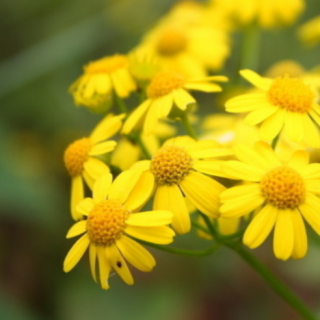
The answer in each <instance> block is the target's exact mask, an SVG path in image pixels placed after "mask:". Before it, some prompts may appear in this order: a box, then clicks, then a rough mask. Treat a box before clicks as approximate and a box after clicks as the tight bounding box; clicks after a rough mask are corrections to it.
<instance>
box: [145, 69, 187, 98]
mask: <svg viewBox="0 0 320 320" xmlns="http://www.w3.org/2000/svg"><path fill="white" fill-rule="evenodd" d="M183 85H184V77H183V76H182V75H181V74H180V73H178V72H174V71H163V72H160V73H158V74H157V75H156V76H155V77H154V78H153V79H152V81H151V83H150V84H149V86H148V88H147V95H148V98H150V99H157V98H160V97H162V96H165V95H167V94H169V93H171V92H172V91H173V90H175V89H178V88H182V87H183Z"/></svg>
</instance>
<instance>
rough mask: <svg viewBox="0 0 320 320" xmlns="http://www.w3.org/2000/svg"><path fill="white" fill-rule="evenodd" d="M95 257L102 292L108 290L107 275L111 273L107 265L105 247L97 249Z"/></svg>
mask: <svg viewBox="0 0 320 320" xmlns="http://www.w3.org/2000/svg"><path fill="white" fill-rule="evenodd" d="M97 257H98V263H99V275H100V284H101V288H102V289H104V290H107V289H109V283H108V279H109V274H110V271H111V264H110V263H109V261H108V259H107V255H106V250H105V247H103V246H98V247H97Z"/></svg>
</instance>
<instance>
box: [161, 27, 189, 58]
mask: <svg viewBox="0 0 320 320" xmlns="http://www.w3.org/2000/svg"><path fill="white" fill-rule="evenodd" d="M187 44H188V39H187V37H186V35H185V34H184V33H183V32H181V31H179V30H165V31H164V32H163V33H162V34H161V36H160V38H159V40H158V43H157V51H158V53H159V54H160V55H163V56H173V55H176V54H177V53H180V52H181V51H183V50H185V48H186V47H187Z"/></svg>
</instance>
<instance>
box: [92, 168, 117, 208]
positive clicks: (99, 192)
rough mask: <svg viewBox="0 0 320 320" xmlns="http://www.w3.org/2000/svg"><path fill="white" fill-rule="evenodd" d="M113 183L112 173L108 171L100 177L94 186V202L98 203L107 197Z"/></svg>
mask: <svg viewBox="0 0 320 320" xmlns="http://www.w3.org/2000/svg"><path fill="white" fill-rule="evenodd" d="M111 183H112V174H111V173H106V174H103V175H102V176H101V177H99V178H98V179H97V180H96V182H95V184H94V186H93V195H92V198H93V200H94V202H96V203H98V202H100V201H103V200H105V199H106V198H107V195H108V192H109V189H110V186H111Z"/></svg>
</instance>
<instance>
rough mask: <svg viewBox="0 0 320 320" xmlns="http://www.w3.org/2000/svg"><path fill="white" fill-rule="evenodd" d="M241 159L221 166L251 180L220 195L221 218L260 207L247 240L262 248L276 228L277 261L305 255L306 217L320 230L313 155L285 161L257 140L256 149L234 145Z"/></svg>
mask: <svg viewBox="0 0 320 320" xmlns="http://www.w3.org/2000/svg"><path fill="white" fill-rule="evenodd" d="M234 151H235V155H236V157H237V158H238V159H239V161H228V162H225V163H224V164H223V165H222V167H221V170H222V171H223V172H224V173H225V174H226V175H228V176H229V177H230V178H233V179H236V180H243V181H245V182H246V184H244V185H241V186H236V187H233V188H230V189H228V190H226V191H224V192H222V193H221V197H220V199H221V202H222V206H221V208H220V212H221V216H222V217H224V218H237V217H241V216H244V215H247V214H249V213H250V212H252V211H255V216H254V218H253V220H252V221H251V222H250V224H249V226H248V228H247V229H246V231H245V234H244V238H243V242H244V244H246V245H247V246H248V247H250V248H252V249H253V248H256V247H258V246H260V245H261V244H262V243H263V242H264V241H265V239H266V238H267V237H268V235H269V234H270V233H271V230H272V229H273V228H274V238H273V250H274V253H275V256H276V257H277V258H278V259H282V260H287V259H289V258H291V257H292V258H296V259H298V258H302V257H304V256H305V254H306V252H307V246H308V245H307V235H306V230H305V224H304V220H306V221H307V222H308V223H309V224H310V226H311V227H312V228H313V229H314V230H315V231H316V232H317V233H318V234H320V215H319V210H320V200H319V198H318V197H317V196H316V195H315V194H318V193H319V192H320V188H319V185H320V164H314V163H313V164H309V156H308V153H307V152H305V151H302V150H299V151H296V152H294V153H293V155H292V157H291V159H290V161H289V162H288V163H286V164H284V163H281V162H280V160H279V159H278V158H277V157H276V155H275V153H274V151H273V150H272V149H271V147H270V146H269V145H268V144H266V143H264V142H261V141H260V142H257V143H256V144H255V146H254V148H253V149H252V148H249V147H247V146H244V145H240V146H238V147H235V148H234Z"/></svg>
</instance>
